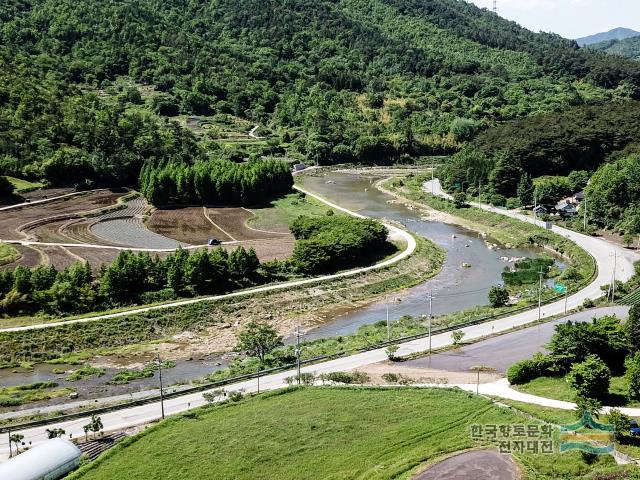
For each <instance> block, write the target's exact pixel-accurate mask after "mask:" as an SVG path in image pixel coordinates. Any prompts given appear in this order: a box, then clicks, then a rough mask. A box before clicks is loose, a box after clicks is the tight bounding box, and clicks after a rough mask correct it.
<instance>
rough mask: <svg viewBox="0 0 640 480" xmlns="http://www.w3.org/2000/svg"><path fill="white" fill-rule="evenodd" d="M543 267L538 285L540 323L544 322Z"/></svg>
mask: <svg viewBox="0 0 640 480" xmlns="http://www.w3.org/2000/svg"><path fill="white" fill-rule="evenodd" d="M543 273H544V272H543V270H542V267H540V283H539V284H538V322H539V321H540V320H542V274H543Z"/></svg>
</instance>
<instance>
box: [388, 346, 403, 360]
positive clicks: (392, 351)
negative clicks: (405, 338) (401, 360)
mask: <svg viewBox="0 0 640 480" xmlns="http://www.w3.org/2000/svg"><path fill="white" fill-rule="evenodd" d="M399 348H400V347H398V345H389V346H388V347H387V349H386V350H385V353H386V354H387V357H388V358H389V360H391V361H392V362H393V361H395V360H397V357H396V353H397V352H398V349H399Z"/></svg>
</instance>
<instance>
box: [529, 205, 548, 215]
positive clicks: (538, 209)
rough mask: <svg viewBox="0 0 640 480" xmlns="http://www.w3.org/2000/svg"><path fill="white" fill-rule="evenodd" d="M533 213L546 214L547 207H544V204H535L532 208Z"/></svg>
mask: <svg viewBox="0 0 640 480" xmlns="http://www.w3.org/2000/svg"><path fill="white" fill-rule="evenodd" d="M532 211H533V213H535V214H536V215H546V214H547V209H546V208H545V207H544V205H536V206H535V207H534V208H533V210H532Z"/></svg>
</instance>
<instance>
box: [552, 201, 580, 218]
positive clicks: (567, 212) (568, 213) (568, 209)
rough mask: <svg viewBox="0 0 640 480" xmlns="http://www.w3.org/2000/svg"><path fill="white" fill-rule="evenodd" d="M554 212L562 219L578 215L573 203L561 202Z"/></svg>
mask: <svg viewBox="0 0 640 480" xmlns="http://www.w3.org/2000/svg"><path fill="white" fill-rule="evenodd" d="M556 212H557V213H558V214H559V215H560V216H562V217H573V216H575V215H577V214H578V209H577V208H576V206H575V205H574V204H573V203H570V202H567V201H563V202H560V203H559V204H558V205H556Z"/></svg>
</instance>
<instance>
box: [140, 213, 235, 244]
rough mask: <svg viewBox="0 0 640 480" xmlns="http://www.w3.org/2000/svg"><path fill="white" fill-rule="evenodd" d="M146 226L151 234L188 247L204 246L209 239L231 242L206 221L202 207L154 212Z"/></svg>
mask: <svg viewBox="0 0 640 480" xmlns="http://www.w3.org/2000/svg"><path fill="white" fill-rule="evenodd" d="M146 226H147V228H148V229H149V230H151V231H152V232H155V233H157V234H159V235H162V236H165V237H168V238H172V239H174V240H177V241H179V242H184V243H188V244H190V245H205V244H206V243H207V241H208V240H209V239H210V238H217V239H218V240H220V241H221V242H228V241H230V240H232V239H231V238H230V237H229V236H228V235H225V234H224V232H222V231H221V230H220V229H218V228H216V227H215V226H214V225H213V224H212V223H211V222H210V221H209V220H208V219H207V217H206V216H205V214H204V209H203V208H202V207H185V208H175V209H164V210H156V211H154V212H153V214H152V215H151V218H149V220H148V221H147V222H146Z"/></svg>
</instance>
